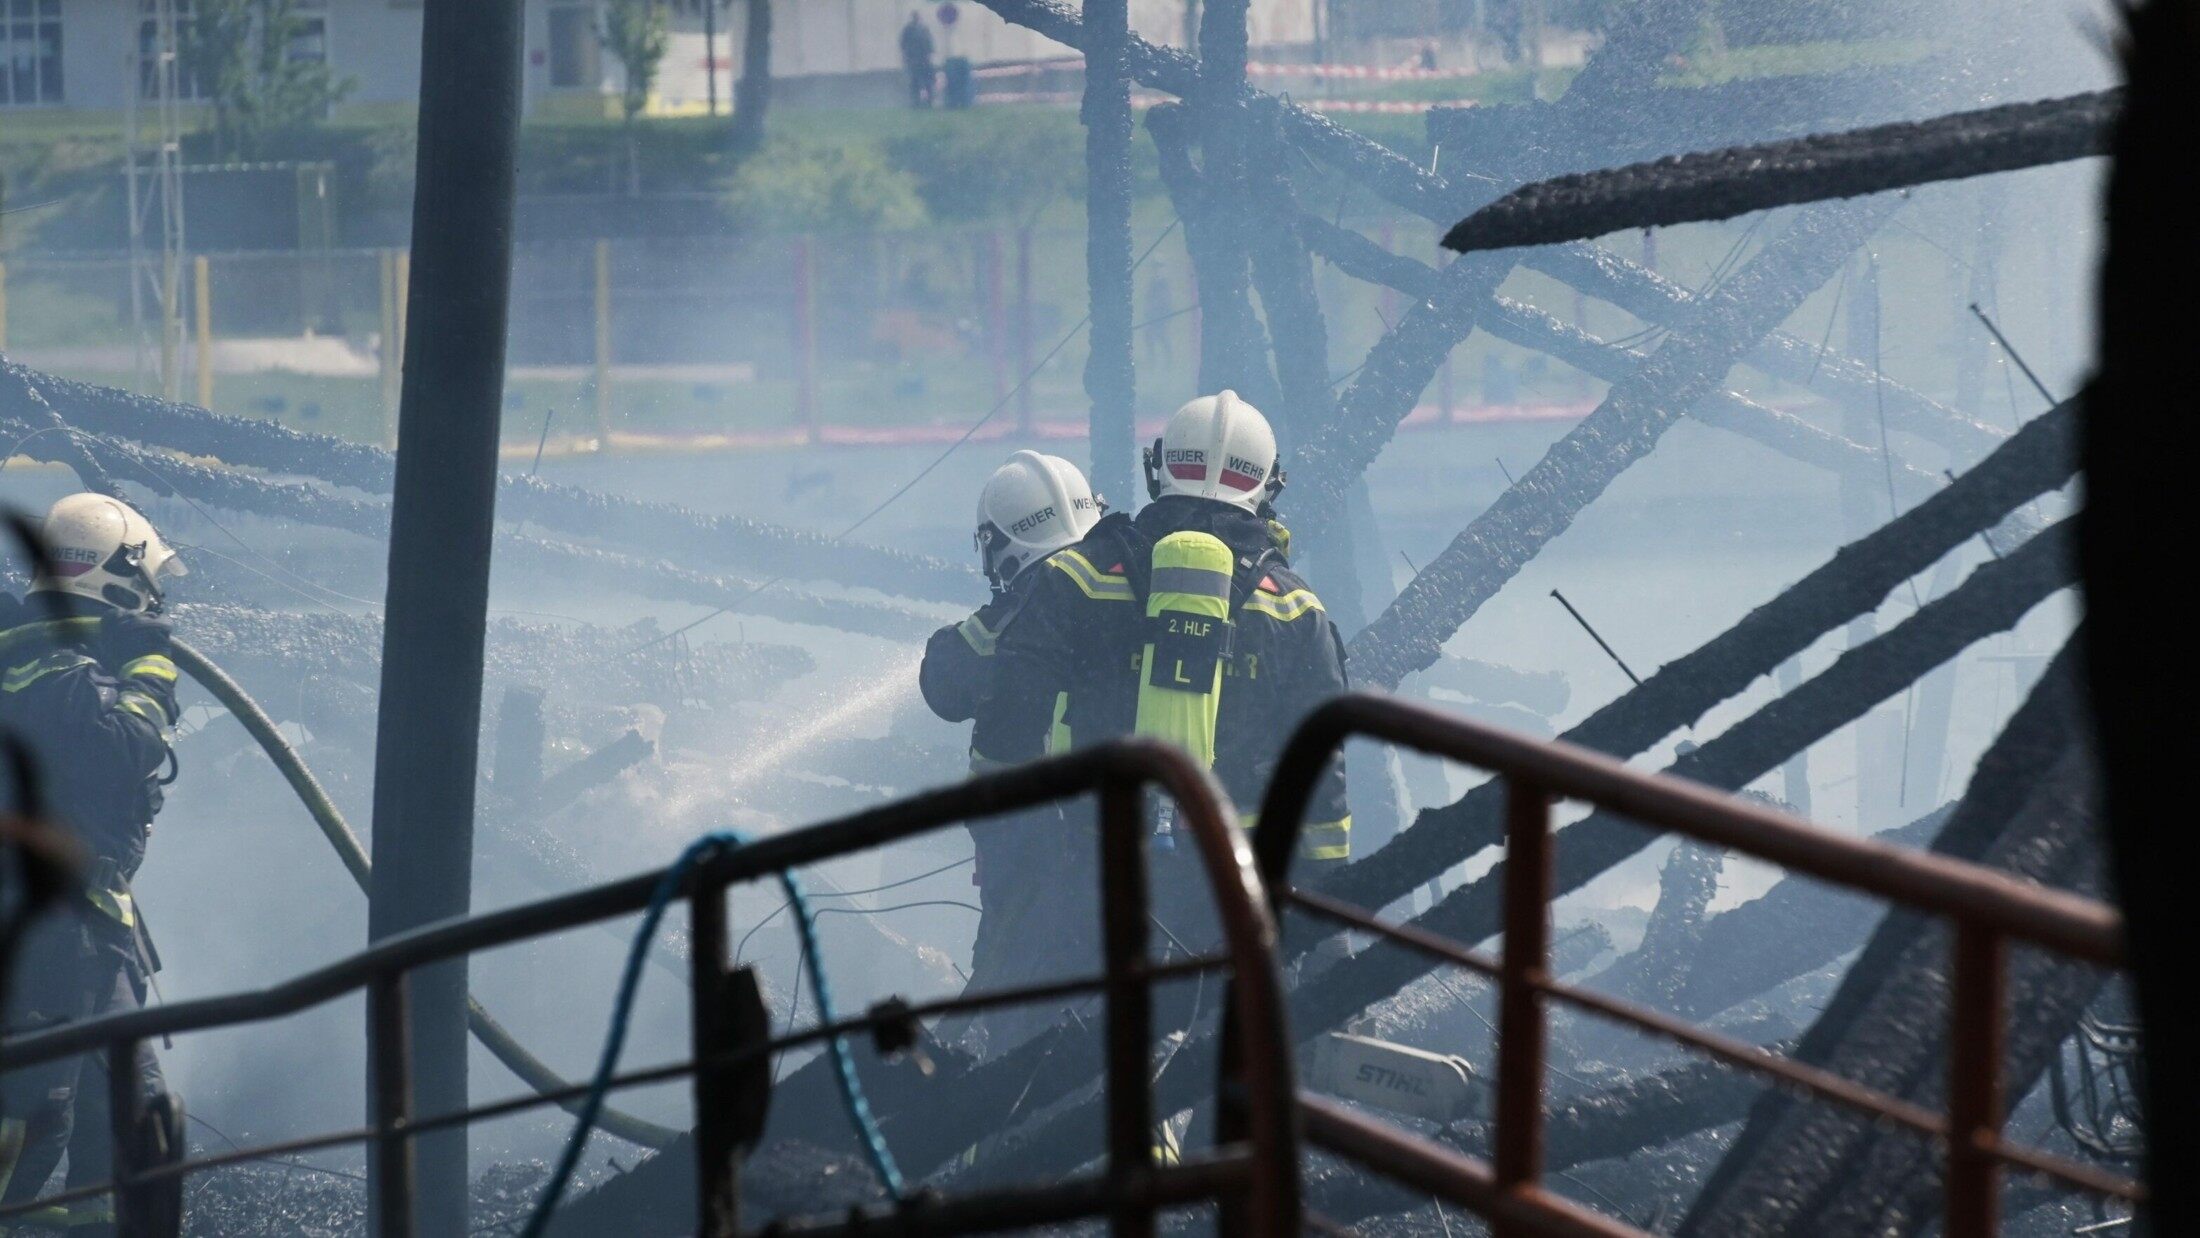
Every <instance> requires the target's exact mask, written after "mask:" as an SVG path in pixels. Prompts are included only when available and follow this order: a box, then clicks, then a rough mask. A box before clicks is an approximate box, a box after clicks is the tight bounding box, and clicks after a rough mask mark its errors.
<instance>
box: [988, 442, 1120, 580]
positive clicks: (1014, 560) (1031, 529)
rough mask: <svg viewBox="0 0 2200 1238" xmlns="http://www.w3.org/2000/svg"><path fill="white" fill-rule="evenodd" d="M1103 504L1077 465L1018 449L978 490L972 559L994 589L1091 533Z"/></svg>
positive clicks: (1103, 508)
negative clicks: (982, 567) (975, 550)
mask: <svg viewBox="0 0 2200 1238" xmlns="http://www.w3.org/2000/svg"><path fill="white" fill-rule="evenodd" d="M1107 509H1108V505H1107V504H1106V503H1103V502H1101V501H1100V499H1099V497H1098V496H1096V495H1094V494H1093V492H1092V484H1091V483H1090V482H1087V481H1086V480H1085V475H1084V474H1083V473H1080V472H1078V471H1077V466H1076V465H1074V464H1071V463H1070V462H1069V461H1067V460H1064V459H1063V458H1062V457H1060V456H1049V455H1042V454H1041V453H1039V452H1036V451H1019V452H1017V453H1016V454H1015V455H1012V456H1010V457H1009V458H1008V463H1006V464H1004V465H1002V466H1001V467H999V468H997V469H995V470H993V476H992V477H990V478H988V479H986V483H985V489H983V490H981V491H979V492H978V535H977V543H978V557H979V559H980V560H981V561H982V562H983V563H984V564H985V575H986V579H987V580H990V581H992V582H993V587H994V588H995V589H997V590H998V589H1006V588H1008V582H1010V581H1012V580H1014V579H1016V575H1017V573H1019V572H1021V571H1023V570H1024V569H1025V568H1027V567H1030V566H1031V565H1032V564H1034V563H1037V562H1038V561H1039V560H1041V559H1044V558H1046V557H1047V556H1048V555H1050V554H1053V553H1054V552H1055V551H1057V550H1060V549H1061V548H1062V547H1064V546H1074V545H1076V544H1077V542H1078V541H1080V540H1081V539H1083V537H1084V536H1085V534H1087V533H1089V532H1091V531H1092V526H1093V525H1094V524H1096V523H1098V521H1099V519H1100V514H1101V513H1102V512H1104V511H1106V510H1107Z"/></svg>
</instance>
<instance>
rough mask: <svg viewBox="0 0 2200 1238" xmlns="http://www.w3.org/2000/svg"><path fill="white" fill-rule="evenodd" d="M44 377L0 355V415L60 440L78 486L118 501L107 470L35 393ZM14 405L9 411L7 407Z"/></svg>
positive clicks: (64, 455)
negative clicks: (16, 418) (11, 416)
mask: <svg viewBox="0 0 2200 1238" xmlns="http://www.w3.org/2000/svg"><path fill="white" fill-rule="evenodd" d="M43 381H44V376H43V375H40V374H35V373H33V372H32V371H31V370H29V369H28V368H26V367H24V366H20V365H17V364H16V363H14V362H12V361H10V360H8V359H7V357H6V356H5V355H0V396H5V397H7V403H0V413H14V414H15V415H17V416H20V417H21V418H22V419H23V420H25V421H27V422H31V423H33V424H35V425H36V426H37V427H38V428H37V429H36V430H33V431H32V433H34V434H46V433H50V434H51V435H52V436H53V437H55V438H57V439H59V440H60V443H61V451H62V459H63V461H64V462H65V463H67V464H68V466H69V467H70V469H71V470H72V471H74V472H75V473H76V479H77V482H78V484H80V485H82V486H83V487H84V488H85V489H86V490H93V491H97V492H98V493H100V494H104V495H107V496H108V497H110V498H121V497H122V492H121V491H120V490H117V489H116V488H115V483H114V482H113V481H112V480H111V479H109V478H108V476H107V471H106V470H105V469H103V468H101V467H100V466H99V461H97V460H94V459H93V458H92V455H91V453H90V452H88V451H86V450H85V449H84V445H83V444H81V443H79V442H77V440H76V431H75V430H74V429H73V428H72V427H71V426H70V425H69V424H68V423H67V422H65V421H63V420H62V419H61V414H60V413H58V412H56V411H54V406H53V404H52V402H50V401H48V400H47V399H46V395H45V393H44V392H42V391H40V390H39V386H40V384H41V383H42V382H43ZM11 404H12V405H14V406H15V407H13V408H11V407H9V405H11Z"/></svg>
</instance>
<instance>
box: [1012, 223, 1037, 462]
mask: <svg viewBox="0 0 2200 1238" xmlns="http://www.w3.org/2000/svg"><path fill="white" fill-rule="evenodd" d="M1016 377H1017V378H1019V379H1021V380H1023V384H1024V385H1023V386H1022V387H1020V388H1018V389H1017V392H1016V428H1017V430H1018V431H1019V432H1021V433H1022V434H1024V435H1026V436H1028V435H1029V434H1030V433H1031V430H1032V425H1031V388H1032V386H1033V384H1034V381H1035V380H1034V378H1033V375H1032V373H1031V229H1030V228H1023V229H1021V230H1019V231H1018V232H1017V233H1016Z"/></svg>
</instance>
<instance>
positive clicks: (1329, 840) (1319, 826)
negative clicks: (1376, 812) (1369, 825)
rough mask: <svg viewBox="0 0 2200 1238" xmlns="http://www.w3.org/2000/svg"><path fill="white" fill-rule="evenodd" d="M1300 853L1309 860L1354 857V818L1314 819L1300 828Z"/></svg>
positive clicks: (1347, 858)
mask: <svg viewBox="0 0 2200 1238" xmlns="http://www.w3.org/2000/svg"><path fill="white" fill-rule="evenodd" d="M1299 854H1300V855H1302V856H1305V857H1306V858H1307V859H1309V860H1349V859H1351V858H1352V818H1351V817H1349V816H1348V817H1346V818H1345V819H1344V820H1342V821H1313V822H1308V823H1307V824H1306V825H1304V826H1301V827H1300V828H1299Z"/></svg>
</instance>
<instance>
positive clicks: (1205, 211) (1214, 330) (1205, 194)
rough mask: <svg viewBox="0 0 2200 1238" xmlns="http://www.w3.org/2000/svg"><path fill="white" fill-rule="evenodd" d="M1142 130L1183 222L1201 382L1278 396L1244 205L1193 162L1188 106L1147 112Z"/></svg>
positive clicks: (1266, 400) (1258, 399) (1265, 404)
mask: <svg viewBox="0 0 2200 1238" xmlns="http://www.w3.org/2000/svg"><path fill="white" fill-rule="evenodd" d="M1146 132H1147V133H1148V134H1150V135H1151V136H1152V137H1153V143H1154V150H1155V151H1156V153H1157V154H1158V156H1159V162H1160V170H1161V184H1162V187H1163V188H1165V189H1167V190H1168V192H1169V201H1170V203H1171V204H1172V205H1174V206H1175V207H1176V213H1177V216H1178V218H1180V219H1182V220H1183V221H1184V249H1185V252H1187V253H1189V254H1190V255H1191V258H1192V279H1193V281H1194V283H1195V284H1196V286H1197V288H1198V290H1199V302H1198V303H1199V310H1198V313H1199V387H1200V390H1201V391H1205V392H1210V393H1212V392H1215V391H1220V390H1222V389H1224V388H1229V389H1231V390H1234V391H1236V392H1237V393H1238V394H1239V395H1241V396H1244V397H1245V398H1246V399H1247V400H1250V401H1251V402H1252V403H1253V405H1254V407H1256V408H1278V407H1280V404H1279V401H1280V399H1281V396H1280V393H1279V392H1278V389H1277V387H1276V380H1275V377H1274V375H1273V374H1271V373H1270V372H1269V369H1268V361H1267V358H1268V352H1269V348H1268V332H1267V329H1266V328H1265V327H1263V326H1262V325H1261V321H1260V318H1259V317H1258V316H1257V315H1255V314H1254V313H1253V302H1252V297H1251V290H1250V284H1249V283H1248V281H1249V279H1250V278H1251V276H1250V272H1249V269H1248V267H1247V265H1246V263H1247V254H1246V251H1245V240H1244V237H1243V236H1242V235H1241V233H1242V231H1243V229H1244V226H1245V224H1244V219H1243V216H1242V214H1241V211H1242V207H1243V203H1242V202H1241V201H1238V200H1233V199H1231V198H1229V197H1228V196H1227V195H1225V194H1224V193H1223V192H1222V191H1221V189H1220V188H1219V186H1217V185H1216V184H1215V183H1214V182H1213V181H1212V180H1211V179H1210V177H1209V175H1208V173H1207V172H1206V171H1205V170H1204V169H1202V168H1200V167H1199V166H1198V165H1197V164H1195V163H1194V162H1193V159H1192V147H1193V144H1194V141H1195V139H1196V138H1197V136H1198V131H1197V117H1196V115H1195V114H1194V112H1193V110H1192V109H1191V108H1190V107H1188V106H1187V105H1185V104H1180V103H1177V104H1164V105H1162V106H1160V107H1156V108H1152V109H1150V110H1148V111H1147V113H1146Z"/></svg>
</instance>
